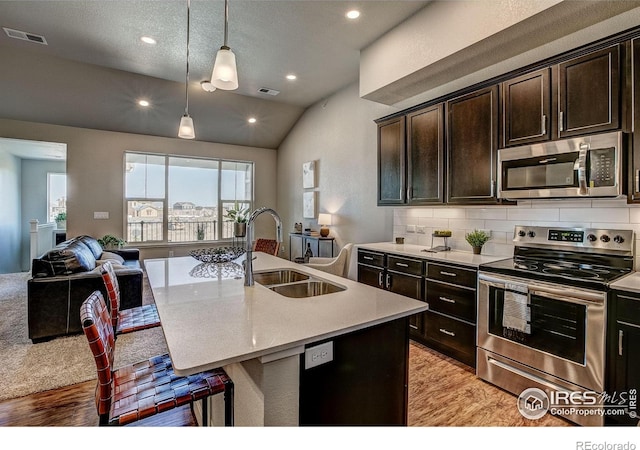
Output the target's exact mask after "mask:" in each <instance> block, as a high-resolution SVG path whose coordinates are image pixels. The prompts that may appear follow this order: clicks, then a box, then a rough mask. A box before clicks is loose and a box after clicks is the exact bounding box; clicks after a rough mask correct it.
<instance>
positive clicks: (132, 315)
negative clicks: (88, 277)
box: [100, 261, 161, 336]
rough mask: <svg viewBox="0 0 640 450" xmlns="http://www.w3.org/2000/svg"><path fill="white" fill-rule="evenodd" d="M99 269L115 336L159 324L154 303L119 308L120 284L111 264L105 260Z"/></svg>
mask: <svg viewBox="0 0 640 450" xmlns="http://www.w3.org/2000/svg"><path fill="white" fill-rule="evenodd" d="M100 271H101V273H102V280H103V281H104V285H105V287H106V289H107V294H108V296H109V305H110V307H111V322H112V324H113V331H114V333H115V334H116V336H117V335H119V334H124V333H131V332H133V331H139V330H145V329H147V328H153V327H159V326H160V325H161V323H160V317H159V316H158V309H157V308H156V305H142V306H136V307H134V308H129V309H124V310H120V286H119V285H118V278H117V277H116V273H115V271H114V270H113V265H112V264H111V262H110V261H106V262H105V263H103V264H102V266H101V268H100Z"/></svg>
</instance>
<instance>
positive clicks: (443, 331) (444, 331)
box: [440, 328, 456, 337]
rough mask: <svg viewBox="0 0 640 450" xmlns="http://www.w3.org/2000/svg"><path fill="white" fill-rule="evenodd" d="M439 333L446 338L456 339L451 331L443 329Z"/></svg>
mask: <svg viewBox="0 0 640 450" xmlns="http://www.w3.org/2000/svg"><path fill="white" fill-rule="evenodd" d="M440 333H444V334H446V335H447V336H452V337H456V334H455V333H454V332H453V331H449V330H445V329H444V328H440Z"/></svg>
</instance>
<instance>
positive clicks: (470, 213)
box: [389, 199, 640, 267]
mask: <svg viewBox="0 0 640 450" xmlns="http://www.w3.org/2000/svg"><path fill="white" fill-rule="evenodd" d="M393 225H394V226H393V236H394V237H397V236H404V237H405V243H407V244H418V245H424V246H425V247H431V233H432V232H433V231H434V230H443V229H448V230H451V231H452V236H451V238H450V239H449V241H448V244H449V245H450V246H451V248H453V249H455V250H461V251H467V252H471V247H470V246H469V244H467V242H466V241H465V239H464V235H465V233H467V232H469V231H472V230H474V229H485V230H491V240H490V241H489V242H487V243H486V244H485V246H484V247H483V250H482V253H483V254H487V255H496V256H511V255H512V254H513V244H512V242H511V240H512V239H513V229H514V227H515V226H516V225H538V226H557V227H578V228H583V227H585V228H606V229H616V230H633V231H635V239H636V241H635V254H636V267H638V264H637V263H638V261H640V252H639V250H640V205H638V206H634V205H627V202H626V200H624V199H622V200H620V199H597V200H596V199H593V200H589V199H579V200H569V199H566V200H524V201H519V202H518V204H517V205H514V206H466V207H447V206H441V207H433V208H396V209H394V220H393ZM407 225H415V226H418V225H419V226H424V227H425V230H424V231H425V233H424V234H418V233H413V232H412V233H408V232H407ZM389 239H391V236H389ZM433 239H434V240H433V245H434V246H435V245H442V239H438V238H433Z"/></svg>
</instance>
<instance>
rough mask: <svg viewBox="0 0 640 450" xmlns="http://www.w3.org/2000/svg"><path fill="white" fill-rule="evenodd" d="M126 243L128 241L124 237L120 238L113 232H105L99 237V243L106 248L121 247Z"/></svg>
mask: <svg viewBox="0 0 640 450" xmlns="http://www.w3.org/2000/svg"><path fill="white" fill-rule="evenodd" d="M126 243H127V242H126V241H125V240H124V239H120V238H119V237H116V236H113V235H111V234H105V235H104V236H102V237H101V238H100V239H98V244H100V245H101V246H102V248H103V249H105V250H109V249H117V248H121V247H122V246H123V245H125V244H126Z"/></svg>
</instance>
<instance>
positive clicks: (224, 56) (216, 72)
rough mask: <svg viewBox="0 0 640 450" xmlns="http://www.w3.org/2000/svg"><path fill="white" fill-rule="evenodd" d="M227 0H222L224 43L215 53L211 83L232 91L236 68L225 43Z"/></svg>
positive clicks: (227, 14) (235, 81) (235, 82)
mask: <svg viewBox="0 0 640 450" xmlns="http://www.w3.org/2000/svg"><path fill="white" fill-rule="evenodd" d="M228 28H229V0H224V45H223V46H222V47H220V50H218V53H217V54H216V61H215V63H214V64H213V73H212V74H211V84H212V85H214V86H215V87H216V88H218V89H222V90H225V91H232V90H234V89H238V69H237V68H236V55H234V54H233V52H232V51H231V48H229V46H228V45H227V37H228V34H229V30H228Z"/></svg>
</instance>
